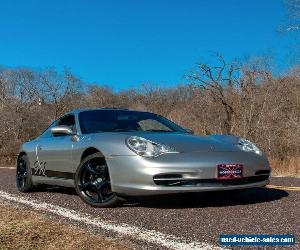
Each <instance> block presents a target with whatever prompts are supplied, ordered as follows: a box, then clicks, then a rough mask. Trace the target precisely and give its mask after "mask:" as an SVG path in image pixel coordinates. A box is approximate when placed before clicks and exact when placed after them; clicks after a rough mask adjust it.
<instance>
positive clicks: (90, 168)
mask: <svg viewBox="0 0 300 250" xmlns="http://www.w3.org/2000/svg"><path fill="white" fill-rule="evenodd" d="M86 169H87V170H88V171H90V172H91V173H93V174H97V172H96V171H95V169H94V168H93V166H92V165H91V164H90V163H88V164H87V165H86Z"/></svg>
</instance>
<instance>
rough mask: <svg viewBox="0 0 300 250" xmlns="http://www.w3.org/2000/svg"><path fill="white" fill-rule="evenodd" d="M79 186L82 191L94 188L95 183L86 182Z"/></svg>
mask: <svg viewBox="0 0 300 250" xmlns="http://www.w3.org/2000/svg"><path fill="white" fill-rule="evenodd" d="M78 187H79V189H80V190H81V191H87V190H89V189H91V188H94V184H93V183H92V182H85V183H82V184H80V185H78Z"/></svg>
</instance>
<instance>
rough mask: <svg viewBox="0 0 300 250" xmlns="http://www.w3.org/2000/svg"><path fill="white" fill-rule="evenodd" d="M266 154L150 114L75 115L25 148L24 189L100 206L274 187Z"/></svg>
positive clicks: (19, 178)
mask: <svg viewBox="0 0 300 250" xmlns="http://www.w3.org/2000/svg"><path fill="white" fill-rule="evenodd" d="M269 175H270V166H269V163H268V160H267V158H266V156H265V155H264V153H263V152H262V151H261V150H260V149H259V148H258V147H257V146H255V145H254V144H253V143H251V142H250V141H248V140H246V139H242V138H239V137H235V136H231V135H209V136H196V135H193V133H192V132H191V131H190V130H188V129H184V128H182V127H180V126H179V125H177V124H175V123H173V122H172V121H170V120H168V119H166V118H164V117H162V116H160V115H157V114H153V113H149V112H140V111H133V110H126V109H87V110H75V111H72V112H70V113H67V114H65V115H64V116H62V117H61V118H60V119H58V120H57V121H55V122H53V123H52V124H51V125H50V127H49V128H48V129H46V130H45V131H44V132H43V133H42V134H41V135H40V136H38V137H37V138H36V139H34V140H31V141H29V142H26V143H24V144H23V145H22V146H21V149H20V152H19V154H18V158H17V170H16V184H17V188H18V190H19V191H21V192H29V191H30V190H32V188H33V187H34V186H38V185H39V184H47V185H55V186H65V187H74V188H75V189H76V192H77V193H78V195H79V196H80V198H81V199H82V200H83V201H84V202H86V203H88V204H89V205H91V206H94V207H112V206H116V205H117V204H118V203H119V201H120V200H121V199H124V197H129V196H147V195H159V194H171V193H184V192H203V191H220V190H239V189H245V188H252V187H263V186H265V185H267V184H268V183H269Z"/></svg>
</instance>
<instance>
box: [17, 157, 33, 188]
mask: <svg viewBox="0 0 300 250" xmlns="http://www.w3.org/2000/svg"><path fill="white" fill-rule="evenodd" d="M16 186H17V189H18V190H19V191H20V192H22V193H26V192H30V191H31V190H32V188H33V184H32V173H31V167H30V163H29V160H28V157H27V155H22V156H21V157H19V159H18V161H17V170H16Z"/></svg>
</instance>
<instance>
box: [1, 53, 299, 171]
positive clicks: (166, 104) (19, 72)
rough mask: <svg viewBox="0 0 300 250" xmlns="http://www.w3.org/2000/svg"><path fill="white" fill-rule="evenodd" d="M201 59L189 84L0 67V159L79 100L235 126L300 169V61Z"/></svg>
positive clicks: (227, 128)
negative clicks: (107, 80)
mask: <svg viewBox="0 0 300 250" xmlns="http://www.w3.org/2000/svg"><path fill="white" fill-rule="evenodd" d="M215 59H216V60H214V61H215V62H216V63H215V64H213V65H209V64H203V63H199V64H197V65H196V67H195V68H194V69H193V70H191V71H190V72H189V73H188V74H187V75H186V76H185V79H186V82H187V83H186V84H183V85H180V86H176V87H171V88H162V87H156V86H154V85H150V84H144V85H142V86H141V87H140V88H137V89H129V90H126V91H113V90H112V89H110V88H109V87H106V86H101V85H99V84H97V85H95V84H94V85H92V84H89V83H86V82H83V81H82V80H80V79H79V78H78V77H76V76H75V75H74V74H73V73H72V72H70V71H69V70H64V71H63V72H58V71H56V70H55V69H54V68H50V69H45V70H40V71H37V70H32V69H26V68H16V69H11V68H2V69H0V128H1V129H0V161H1V164H11V163H13V162H14V159H15V155H16V154H17V152H18V148H19V146H20V144H22V143H23V142H25V141H27V140H29V139H32V138H34V137H36V136H37V135H39V134H40V133H41V132H42V131H43V130H44V129H45V128H46V127H47V126H48V125H49V124H50V122H51V121H52V120H54V119H57V118H58V117H59V116H60V115H62V114H64V113H65V112H68V111H70V110H72V109H76V108H88V107H115V108H118V107H119V108H129V109H137V110H146V111H151V112H155V113H158V114H161V115H163V116H166V117H168V118H169V119H171V120H173V121H175V122H176V123H178V124H180V125H182V126H183V127H186V128H190V129H193V130H194V131H195V133H196V134H199V135H208V134H234V135H238V136H241V137H243V138H247V139H249V140H251V141H253V142H254V143H256V144H257V145H258V146H259V147H261V148H262V149H263V150H264V151H265V152H266V153H267V155H268V156H269V157H270V159H271V162H272V164H273V165H274V166H275V165H276V167H275V168H278V166H279V165H280V168H282V169H281V171H279V172H294V173H296V172H297V173H298V174H299V168H300V167H299V163H300V161H299V158H300V68H299V67H294V68H291V69H290V70H289V71H288V72H287V73H284V74H281V75H275V74H274V73H273V72H272V70H270V68H271V67H269V66H268V65H267V64H266V63H265V61H264V60H261V59H252V60H250V61H247V62H245V63H241V62H226V61H225V60H224V58H223V57H222V56H221V55H217V56H216V58H215Z"/></svg>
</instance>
